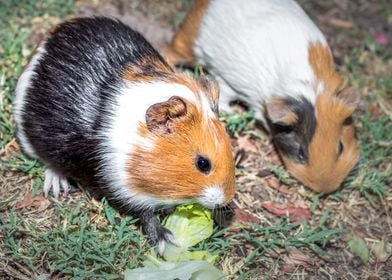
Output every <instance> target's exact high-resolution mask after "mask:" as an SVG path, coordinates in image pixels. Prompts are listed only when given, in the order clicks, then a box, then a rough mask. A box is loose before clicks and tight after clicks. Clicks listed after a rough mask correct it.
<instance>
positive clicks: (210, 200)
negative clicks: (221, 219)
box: [197, 186, 226, 209]
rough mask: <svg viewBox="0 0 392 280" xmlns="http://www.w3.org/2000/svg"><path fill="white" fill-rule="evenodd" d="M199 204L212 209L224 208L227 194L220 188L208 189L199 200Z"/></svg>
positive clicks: (212, 187)
mask: <svg viewBox="0 0 392 280" xmlns="http://www.w3.org/2000/svg"><path fill="white" fill-rule="evenodd" d="M197 200H198V202H199V203H200V204H201V205H203V206H205V207H207V208H210V209H214V208H216V207H222V206H224V205H225V204H226V203H225V193H224V191H223V188H222V187H220V186H211V187H206V188H205V189H204V190H203V191H202V193H201V195H200V196H199V197H198V198H197Z"/></svg>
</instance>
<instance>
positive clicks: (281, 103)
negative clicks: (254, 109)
mask: <svg viewBox="0 0 392 280" xmlns="http://www.w3.org/2000/svg"><path fill="white" fill-rule="evenodd" d="M264 108H265V112H266V114H267V115H268V118H269V119H270V120H271V121H272V122H274V123H281V124H284V125H294V124H295V123H297V121H298V116H297V114H296V113H294V112H292V111H290V108H289V107H288V106H287V104H286V102H285V100H284V98H281V97H275V98H273V99H272V100H270V101H268V102H266V104H265V105H264Z"/></svg>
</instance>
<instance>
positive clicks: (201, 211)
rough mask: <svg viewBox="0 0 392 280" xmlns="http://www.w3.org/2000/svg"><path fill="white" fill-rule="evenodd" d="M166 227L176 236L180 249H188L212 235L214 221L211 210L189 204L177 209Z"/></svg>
mask: <svg viewBox="0 0 392 280" xmlns="http://www.w3.org/2000/svg"><path fill="white" fill-rule="evenodd" d="M164 226H165V227H166V228H167V229H169V230H170V231H171V232H172V233H173V234H174V236H175V237H176V240H177V245H179V247H181V248H188V247H191V246H194V245H196V244H197V243H199V242H200V241H202V240H204V239H206V238H208V237H210V236H211V235H212V232H213V226H214V221H213V219H212V218H211V211H210V210H208V209H205V208H204V207H202V206H201V205H199V204H188V205H183V206H180V207H177V209H176V211H174V213H173V214H171V215H170V216H169V217H168V218H167V219H166V221H165V223H164Z"/></svg>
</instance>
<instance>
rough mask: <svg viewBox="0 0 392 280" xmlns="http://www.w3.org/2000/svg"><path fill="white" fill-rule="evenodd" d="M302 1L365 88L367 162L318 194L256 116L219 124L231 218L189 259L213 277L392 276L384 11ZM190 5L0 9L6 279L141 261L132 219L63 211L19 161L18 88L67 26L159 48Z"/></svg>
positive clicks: (0, 271)
mask: <svg viewBox="0 0 392 280" xmlns="http://www.w3.org/2000/svg"><path fill="white" fill-rule="evenodd" d="M354 2H355V3H354ZM300 3H301V4H302V5H303V7H304V8H305V9H306V11H307V12H308V13H309V14H310V15H311V17H312V18H313V19H314V20H315V21H316V23H317V24H318V26H319V27H320V28H321V29H322V30H323V32H324V33H325V35H326V36H327V38H328V40H329V42H330V44H331V48H332V50H333V54H334V57H335V61H336V64H337V66H338V68H339V70H340V71H341V72H342V73H343V75H344V76H345V77H346V78H347V79H348V80H349V82H350V83H351V84H352V85H355V86H357V87H358V88H359V89H360V92H361V95H362V103H361V106H360V108H359V109H358V110H357V112H356V114H355V124H356V128H357V136H358V139H359V141H360V144H361V151H362V158H361V161H360V163H359V165H358V167H357V168H356V170H354V172H352V174H351V175H350V176H349V178H348V179H347V180H346V182H345V183H344V185H343V186H342V188H340V189H339V190H338V191H336V192H335V193H333V194H331V195H328V196H326V195H316V194H314V193H312V192H311V191H309V190H308V189H306V188H304V187H303V186H302V185H301V184H300V183H298V182H297V181H295V180H294V179H293V178H292V177H290V175H289V174H288V173H287V172H286V171H285V169H284V168H283V167H282V165H281V162H280V160H279V158H278V156H277V154H276V152H275V151H274V149H273V147H272V145H271V142H270V138H269V136H268V135H266V134H265V133H264V132H263V131H262V130H260V128H258V127H257V126H256V125H255V123H254V119H253V115H252V113H251V112H244V111H242V110H241V109H239V110H238V113H237V114H234V115H229V116H222V120H223V121H224V122H225V123H226V124H227V128H228V131H229V132H230V134H231V136H232V143H233V146H234V151H235V154H236V162H237V186H238V193H237V196H236V198H235V200H234V203H233V204H232V208H233V209H234V210H235V213H236V216H235V218H234V221H233V223H232V224H231V225H230V226H229V227H224V228H219V227H217V228H216V231H215V233H214V234H213V236H212V237H211V238H209V239H208V240H206V241H203V242H202V243H201V244H199V245H198V248H197V249H206V250H210V251H214V252H217V253H219V254H220V255H221V258H220V260H219V262H218V267H219V268H220V269H222V270H223V271H224V272H225V274H227V275H228V278H229V279H292V278H303V279H373V280H374V279H391V278H392V257H391V254H392V190H391V186H392V76H391V73H392V61H391V57H392V50H391V43H390V40H391V38H392V30H391V27H390V26H391V24H392V17H391V14H392V4H390V3H389V1H386V0H384V1H382V0H380V1H358V2H357V1H348V0H340V1H306V0H302V1H300ZM189 4H190V1H188V0H182V1H181V0H165V1H156V0H155V1H154V0H145V1H136V0H132V1H125V0H120V1H110V0H97V1H84V0H83V1H77V2H74V1H71V0H62V1H55V0H43V1H38V0H33V1H27V0H21V1H13V0H4V1H2V2H1V4H0V19H1V20H0V42H1V43H0V54H1V60H0V160H1V174H0V278H2V279H33V278H36V277H40V278H39V279H70V278H83V279H84V278H94V279H121V278H122V274H123V272H124V270H125V269H126V268H135V267H138V266H140V265H141V263H142V261H143V260H144V259H145V256H146V253H147V252H148V250H149V248H148V246H147V244H146V240H145V239H144V237H143V236H142V234H141V233H140V231H139V229H138V225H137V221H136V220H135V219H133V218H132V217H124V216H120V214H118V213H117V212H116V211H115V210H114V209H112V208H111V207H110V206H109V205H108V204H107V203H106V202H105V201H101V202H100V201H95V200H93V199H90V198H89V196H88V195H87V194H85V193H81V192H75V193H72V194H70V195H69V198H68V199H64V198H60V200H59V201H56V200H55V199H49V200H46V199H44V198H43V197H42V195H41V187H42V182H43V169H42V166H41V165H40V164H39V163H38V162H36V161H33V160H31V159H28V158H26V157H25V156H24V155H22V154H21V153H20V151H19V146H18V144H17V143H16V141H15V137H14V133H15V127H14V123H13V121H12V117H11V102H12V99H13V90H14V87H15V83H16V81H17V78H18V77H19V75H20V73H21V71H22V69H23V66H24V65H25V64H26V63H27V62H28V59H29V57H30V55H31V53H32V51H33V50H34V47H35V46H36V44H37V43H38V42H39V40H40V39H41V38H42V36H43V35H44V34H45V32H46V31H47V30H48V29H49V28H51V27H52V26H53V25H54V24H56V23H58V22H60V21H61V20H63V19H65V18H68V17H72V16H74V15H90V14H98V13H99V14H105V15H111V16H115V17H118V18H120V19H122V20H124V21H125V22H126V23H128V24H130V25H131V26H133V27H134V28H136V29H137V30H139V31H141V32H142V33H143V34H145V35H146V37H147V38H148V39H149V40H150V41H151V42H152V43H153V45H154V46H156V47H157V48H158V49H162V47H163V46H164V45H165V43H166V42H168V40H170V37H171V36H172V34H173V31H174V28H175V26H176V25H177V24H178V23H179V22H180V21H181V19H182V18H183V16H184V14H185V11H186V8H187V7H188V6H189ZM388 39H389V42H388ZM286 212H289V213H291V216H290V217H288V216H286V215H285V213H286ZM221 215H225V213H223V212H222V213H221Z"/></svg>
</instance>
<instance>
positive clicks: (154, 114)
mask: <svg viewBox="0 0 392 280" xmlns="http://www.w3.org/2000/svg"><path fill="white" fill-rule="evenodd" d="M186 113H187V106H186V102H185V101H184V100H183V99H182V98H180V97H178V96H172V97H170V98H169V99H168V100H167V101H165V102H160V103H156V104H153V105H151V106H150V107H149V108H148V109H147V112H146V124H147V128H148V130H150V131H152V132H157V133H161V134H167V133H172V132H173V129H174V125H173V122H174V121H175V120H178V119H181V118H182V117H183V116H185V115H186Z"/></svg>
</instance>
